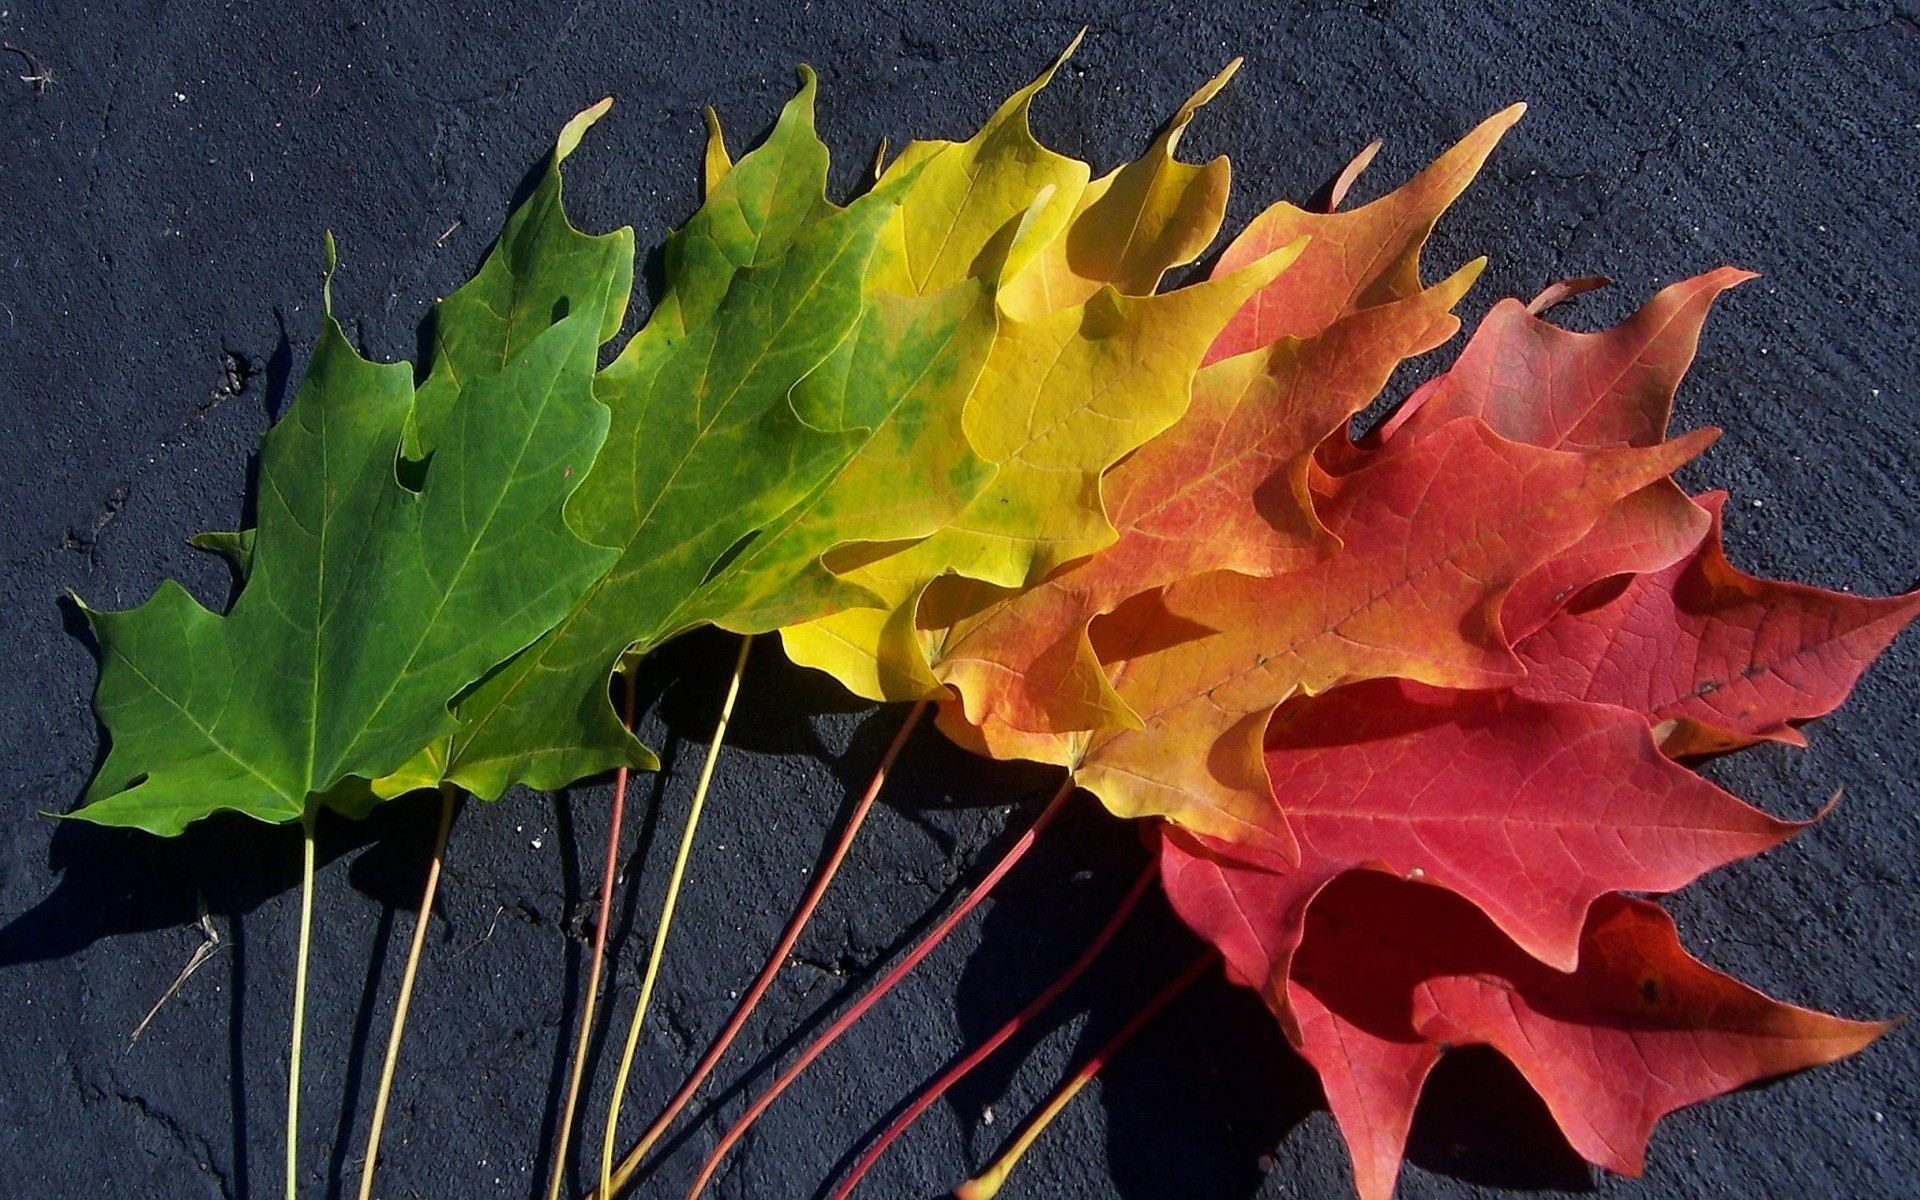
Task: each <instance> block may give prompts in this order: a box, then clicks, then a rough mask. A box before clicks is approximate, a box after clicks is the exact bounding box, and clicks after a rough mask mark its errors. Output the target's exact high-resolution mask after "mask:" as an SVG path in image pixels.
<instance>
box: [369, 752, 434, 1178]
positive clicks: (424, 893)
mask: <svg viewBox="0 0 1920 1200" xmlns="http://www.w3.org/2000/svg"><path fill="white" fill-rule="evenodd" d="M455 792H456V789H455V787H454V785H453V784H451V783H442V784H441V785H440V829H439V831H438V832H437V833H435V834H434V836H433V857H432V859H431V860H430V861H429V862H428V863H427V882H426V886H425V887H423V888H421V889H420V916H419V919H417V920H416V921H415V922H414V923H413V943H412V944H411V945H410V946H408V947H407V967H406V970H405V971H403V972H402V973H401V975H400V997H399V1000H398V1001H397V1002H396V1004H395V1006H394V1010H393V1029H392V1030H391V1031H390V1032H389V1033H388V1034H387V1058H386V1061H385V1062H384V1063H382V1064H381V1065H380V1088H379V1090H378V1091H377V1092H375V1093H374V1098H373V1124H372V1125H371V1126H370V1127H369V1128H368V1129H367V1157H366V1161H365V1162H363V1163H362V1164H361V1165H360V1200H372V1197H373V1172H374V1165H375V1164H376V1163H377V1162H378V1161H379V1159H380V1131H381V1130H382V1129H383V1128H385V1126H386V1123H387V1098H388V1096H389V1095H391V1094H392V1091H393V1069H394V1067H395V1065H396V1064H398V1063H399V1061H400V1038H401V1036H402V1035H403V1034H404V1033H405V1032H406V1029H407V1009H408V1007H409V1006H411V1005H412V1003H413V981H414V976H415V975H416V974H417V973H418V971H419V969H420V951H421V948H422V947H423V946H424V945H425V944H426V941H427V925H428V923H429V922H431V921H432V920H433V898H434V894H435V893H436V892H438V891H439V890H440V864H441V862H442V861H443V860H444V859H445V858H446V854H447V834H448V832H449V831H450V830H451V829H452V828H453V807H454V799H455Z"/></svg>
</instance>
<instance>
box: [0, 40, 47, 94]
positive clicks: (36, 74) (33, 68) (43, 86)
mask: <svg viewBox="0 0 1920 1200" xmlns="http://www.w3.org/2000/svg"><path fill="white" fill-rule="evenodd" d="M0 50H5V51H6V52H7V53H9V54H18V55H19V56H20V59H21V61H23V62H25V63H26V64H27V73H26V74H25V75H22V76H21V77H20V82H21V83H25V84H30V85H31V86H32V87H33V94H34V95H36V96H44V95H46V94H47V85H48V84H50V83H52V82H53V71H52V70H51V69H50V68H49V67H48V66H47V64H45V63H43V62H41V61H40V60H39V59H38V58H36V57H34V54H33V51H31V50H27V49H23V48H22V47H19V46H16V45H14V44H13V43H12V42H0Z"/></svg>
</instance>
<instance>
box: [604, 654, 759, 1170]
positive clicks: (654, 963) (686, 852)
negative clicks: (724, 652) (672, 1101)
mask: <svg viewBox="0 0 1920 1200" xmlns="http://www.w3.org/2000/svg"><path fill="white" fill-rule="evenodd" d="M751 649H753V635H751V634H749V635H747V636H746V637H743V638H741V639H740V656H739V657H738V658H736V659H735V660H734V663H733V679H732V680H731V681H730V682H729V683H728V684H727V698H726V699H725V700H724V701H722V702H721V704H720V720H719V721H718V722H717V723H716V724H715V725H714V727H713V741H712V742H711V743H710V744H709V745H708V746H707V760H706V761H705V762H704V763H701V764H700V782H699V783H698V784H696V785H695V786H694V789H693V805H692V807H690V808H689V809H688V810H687V823H686V828H685V829H683V830H682V831H681V833H680V849H679V852H678V853H677V854H675V855H674V859H673V872H672V874H670V875H669V876H668V877H667V898H666V900H665V901H663V902H662V903H661V905H660V923H659V925H658V926H656V927H655V929H654V931H653V949H652V951H651V952H649V953H648V955H647V969H646V973H645V974H644V975H642V976H641V978H640V998H639V999H638V1000H636V1001H635V1002H634V1006H633V1021H632V1023H631V1024H629V1025H628V1026H627V1044H626V1046H625V1048H624V1049H622V1050H621V1052H620V1070H619V1073H618V1074H616V1075H615V1076H614V1080H613V1099H612V1100H611V1101H610V1102H609V1103H608V1105H607V1129H606V1133H605V1135H604V1136H603V1137H602V1138H601V1140H600V1194H601V1195H603V1196H607V1195H612V1193H613V1188H612V1185H611V1179H612V1175H613V1147H614V1144H615V1139H616V1138H618V1137H619V1136H620V1104H621V1101H622V1100H624V1099H625V1098H626V1094H627V1076H628V1074H629V1073H630V1072H631V1071H632V1070H633V1054H634V1050H635V1048H636V1047H638V1046H639V1044H640V1027H641V1025H642V1024H644V1023H645V1022H646V1019H647V1007H648V1005H649V1004H651V1003H652V1001H653V985H654V983H655V981H656V980H658V978H659V976H660V963H661V960H662V959H664V958H665V957H666V953H667V933H668V931H669V930H671V929H672V928H673V909H674V905H675V904H676V903H677V902H678V901H679V899H680V883H681V880H682V879H684V878H685V876H686V872H687V860H688V859H689V858H691V857H692V856H693V837H694V834H695V832H697V831H698V830H699V828H700V813H701V810H702V809H704V808H705V807H706V803H707V788H708V786H709V785H710V784H711V783H712V782H713V767H714V763H715V762H716V761H718V759H719V757H720V745H721V743H722V742H724V741H725V740H726V736H727V722H728V720H729V719H731V718H732V716H733V702H734V700H735V699H737V698H738V697H739V695H740V677H741V676H742V675H744V674H746V670H747V652H748V651H749V650H751Z"/></svg>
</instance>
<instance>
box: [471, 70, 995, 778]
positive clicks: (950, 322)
mask: <svg viewBox="0 0 1920 1200" xmlns="http://www.w3.org/2000/svg"><path fill="white" fill-rule="evenodd" d="M814 90H815V83H814V78H813V76H812V74H811V73H810V72H805V73H803V82H802V87H801V90H800V93H799V94H798V95H797V96H796V97H795V98H794V99H793V100H792V101H791V102H790V103H789V104H788V105H787V106H786V108H785V109H784V110H783V112H782V114H781V116H780V119H779V121H778V122H777V123H776V125H775V127H774V130H773V132H772V133H771V134H770V135H769V137H768V139H767V140H766V142H765V143H764V144H763V145H762V146H760V147H759V148H758V149H756V150H755V151H754V152H753V153H751V154H748V155H746V156H745V157H744V158H742V159H741V160H740V162H738V163H737V164H730V165H728V166H727V167H726V168H725V169H724V171H721V170H720V167H719V164H720V163H721V162H722V161H724V160H723V158H722V157H721V156H720V155H719V154H717V153H716V154H713V155H710V156H709V177H710V179H712V182H713V184H714V186H713V191H712V193H711V194H710V195H709V196H708V198H707V200H706V202H705V203H704V204H703V205H702V206H701V208H700V209H699V211H698V212H696V213H695V215H694V217H693V218H692V220H691V221H690V222H689V223H688V224H687V226H686V227H684V228H683V229H681V230H679V231H678V232H676V233H675V234H674V235H673V236H672V237H671V238H670V239H669V241H668V250H667V284H668V287H667V291H666V293H665V295H664V296H663V297H662V299H661V302H660V304H659V306H658V307H657V308H656V310H655V312H654V313H653V315H652V317H651V318H650V320H649V321H648V323H647V325H646V327H645V328H643V329H642V330H641V332H640V333H639V334H638V335H636V336H635V338H634V339H633V340H632V341H631V342H629V343H628V345H627V347H626V348H625V349H624V350H623V351H622V352H621V354H620V356H619V357H618V358H617V359H616V360H615V361H614V362H613V363H612V364H611V365H610V366H609V367H608V368H607V369H606V370H605V371H603V372H602V373H601V374H600V376H599V378H598V380H597V382H596V394H597V395H598V396H599V397H600V398H601V399H602V400H604V401H605V402H606V403H607V404H608V406H609V407H610V408H611V409H612V410H613V414H614V416H613V428H612V431H611V432H610V434H609V436H608V440H607V446H606V449H605V450H604V451H603V452H602V453H601V456H600V458H599V460H598V461H597V462H596V463H595V465H594V469H593V471H592V473H591V474H590V475H589V476H588V478H587V480H586V482H585V483H584V484H583V485H582V487H581V489H580V493H579V495H578V496H576V497H575V499H574V501H573V502H572V504H571V505H570V506H569V510H568V511H569V517H570V519H571V520H572V521H573V522H574V523H575V524H576V525H577V526H578V527H579V528H580V529H581V530H582V531H583V532H584V533H586V534H587V535H588V536H590V537H592V538H593V539H594V540H596V541H599V542H602V543H605V544H610V545H616V546H619V547H620V548H621V552H620V557H619V559H618V561H617V562H615V564H614V565H613V567H612V568H611V569H610V570H609V571H608V572H607V573H606V574H605V575H604V576H603V577H602V578H601V579H600V580H598V581H597V582H596V583H595V584H594V585H593V586H592V587H591V588H589V589H588V591H587V593H586V594H585V596H584V597H583V598H582V599H581V601H580V603H579V604H578V605H576V606H575V608H574V609H573V611H572V612H570V613H568V614H567V615H566V617H565V618H564V619H563V620H562V621H561V622H560V624H559V625H558V626H556V627H555V628H554V630H553V632H552V633H550V634H549V635H548V636H547V637H546V638H544V639H542V641H541V642H540V643H539V644H537V645H536V646H534V647H533V648H531V649H530V650H529V651H528V652H527V653H525V654H523V655H521V656H519V657H518V658H516V659H515V660H514V661H513V662H511V663H509V664H508V665H507V666H506V667H504V668H503V669H502V670H500V671H499V672H497V673H495V674H494V675H493V676H491V677H490V678H489V679H488V680H487V681H486V682H485V683H483V684H482V685H481V686H480V687H479V688H477V689H475V691H474V692H473V694H472V695H470V696H469V697H467V698H466V699H465V700H463V702H462V703H461V705H460V708H459V716H460V718H461V721H462V729H461V730H460V732H459V734H458V735H457V737H456V738H455V739H454V742H453V744H452V747H451V750H450V753H449V757H448V768H447V774H448V776H449V777H450V778H452V779H454V780H455V781H457V782H459V783H460V784H462V785H463V786H465V787H467V788H469V789H470V790H472V791H474V792H475V793H476V794H478V795H481V796H483V797H491V796H497V795H498V794H499V793H500V792H501V791H502V790H504V789H505V787H506V786H507V785H508V784H510V783H514V782H524V783H529V784H532V785H533V786H536V787H558V786H563V785H564V784H566V783H568V782H571V781H572V780H574V779H576V778H579V777H580V776H582V775H586V774H591V773H593V772H595V771H599V770H604V769H606V768H609V767H612V766H616V765H620V764H623V763H630V764H636V765H639V764H647V763H650V761H651V759H650V755H648V754H647V753H646V751H645V750H644V748H643V747H641V746H640V745H639V743H637V742H636V741H634V739H633V737H632V735H631V734H630V733H628V732H627V730H626V729H625V727H624V725H623V724H622V723H621V721H620V719H619V717H618V715H617V714H616V713H615V712H614V711H613V707H612V705H611V704H610V703H609V700H608V696H607V687H606V684H607V678H608V675H609V673H610V672H611V671H612V669H613V667H614V665H615V663H616V661H617V660H619V659H620V658H621V657H622V656H623V655H638V654H643V653H645V652H646V651H647V650H648V649H650V648H651V647H653V646H654V645H656V644H658V643H659V642H660V641H662V640H664V639H666V638H668V637H670V636H672V635H673V634H674V633H677V632H679V631H681V630H683V629H686V628H690V627H692V626H693V625H696V624H699V623H702V622H703V621H709V620H724V619H726V618H727V617H728V616H729V614H730V613H734V612H740V613H743V614H747V615H746V616H745V617H744V619H743V620H742V621H741V623H743V624H749V625H750V624H753V623H754V618H753V616H752V615H751V614H752V613H753V612H755V611H756V606H764V605H766V604H768V603H769V601H768V594H769V591H770V590H772V589H775V588H777V587H778V586H779V584H780V583H782V582H784V581H787V580H790V579H791V578H792V575H793V572H794V571H795V570H801V569H804V567H805V564H806V563H808V562H809V561H811V559H812V558H813V557H814V556H815V551H816V549H817V545H818V543H819V542H820V541H822V540H823V539H824V540H828V541H831V540H833V539H834V538H835V537H836V536H837V535H835V534H833V533H831V532H827V533H822V532H820V531H819V530H818V528H817V527H815V526H813V525H806V524H805V522H804V521H803V518H808V517H818V516H820V515H821V509H822V499H821V498H822V495H823V491H824V489H826V488H827V487H828V486H829V485H830V483H831V481H832V480H833V479H834V478H835V477H836V475H837V474H838V473H839V472H840V471H842V470H843V469H844V468H845V466H846V464H847V463H848V462H849V461H850V460H853V459H854V458H855V457H856V456H858V455H859V454H860V453H861V452H862V450H863V448H867V447H871V446H872V444H873V441H874V438H873V429H872V428H871V427H868V426H862V425H858V424H853V423H852V422H860V421H878V420H880V419H881V418H883V417H885V416H886V415H888V412H889V410H891V409H893V408H895V407H897V405H898V404H899V403H901V402H903V401H904V400H907V399H911V396H912V393H913V389H914V387H915V385H916V383H917V382H918V381H920V380H921V379H922V378H923V377H924V375H925V373H926V372H927V371H928V370H932V369H937V364H939V363H940V362H941V361H943V359H944V361H946V362H947V364H948V366H950V367H952V369H953V370H954V371H955V372H956V373H962V374H963V373H964V370H965V368H964V366H963V365H962V364H963V363H964V360H965V358H966V353H963V352H958V351H956V352H955V353H953V354H949V353H948V351H949V350H950V349H951V348H952V347H953V346H954V339H955V338H958V339H959V340H960V341H962V342H965V341H967V340H968V339H969V338H971V339H972V340H973V341H974V342H978V341H979V340H980V339H981V338H983V337H984V336H985V334H986V332H987V330H986V328H985V326H983V325H982V323H981V322H979V321H978V320H972V321H969V319H968V314H969V312H970V311H971V308H970V305H969V304H968V303H967V302H965V300H964V298H963V300H962V301H961V302H959V303H953V302H950V301H949V298H944V297H942V298H937V303H935V304H934V305H933V306H932V307H931V309H930V310H922V311H918V312H916V313H915V314H913V315H912V316H911V317H909V318H907V322H906V323H907V324H908V325H910V326H911V327H912V328H911V330H910V331H909V332H910V336H903V337H900V338H899V340H898V344H896V345H894V346H892V347H891V348H890V353H891V354H892V355H893V357H892V358H890V359H888V360H887V361H886V362H884V363H878V364H867V365H871V366H873V367H875V368H876V370H875V371H873V372H868V371H866V370H865V369H864V367H863V369H862V370H859V371H854V370H851V369H848V368H846V367H844V366H842V367H840V368H835V367H833V366H832V365H831V364H832V363H834V362H835V361H836V360H835V355H836V354H837V353H839V352H841V350H842V347H843V346H844V345H846V344H847V340H848V339H849V337H853V338H854V339H855V342H856V344H858V345H859V346H863V347H864V346H869V345H871V343H872V341H873V338H874V335H875V333H876V331H879V330H885V329H889V328H891V329H892V331H893V333H895V334H900V333H901V332H902V331H901V328H900V325H901V317H900V312H899V311H898V310H897V309H888V310H887V311H884V312H879V313H878V314H877V315H871V320H870V321H869V322H866V323H863V314H874V312H875V310H874V308H873V307H872V306H870V305H868V304H867V301H868V299H869V298H870V289H869V288H868V274H869V266H870V263H871V262H872V260H873V258H874V255H875V251H876V248H877V247H878V245H879V243H880V239H881V236H882V234H883V231H884V230H885V229H886V227H887V226H888V224H889V222H890V220H891V219H892V218H893V216H894V214H895V212H896V208H897V205H898V203H899V200H900V196H901V193H902V191H903V189H904V188H905V186H906V184H907V183H908V182H910V181H911V179H912V175H911V174H910V173H909V174H908V175H907V176H906V177H904V178H903V179H901V180H898V181H894V182H892V183H890V184H888V183H883V184H882V185H881V186H880V187H878V188H876V189H874V190H873V191H871V192H869V193H867V194H866V195H864V196H862V197H861V198H859V199H858V200H856V201H854V202H853V203H852V204H851V205H848V206H847V207H845V208H840V207H838V206H836V205H834V204H832V203H831V202H829V201H828V200H827V198H826V194H825V186H826V170H827V150H826V147H825V146H824V145H823V144H822V143H821V142H820V140H819V138H818V137H817V135H816V134H815V133H814V130H813V97H814ZM716 175H717V176H718V178H713V177H714V176H716ZM969 330H970V331H971V332H968V331H969ZM823 367H824V368H825V370H824V374H822V375H821V377H820V378H819V379H816V380H814V381H813V382H812V383H809V382H808V381H809V378H810V376H814V375H815V373H816V372H821V371H822V370H823ZM881 367H885V368H887V369H886V370H880V369H878V368H881ZM896 369H897V371H898V374H895V373H891V372H893V371H894V370H896ZM855 388H866V389H871V391H870V392H867V393H863V394H861V395H854V394H853V389H855ZM960 457H961V458H962V459H964V456H963V455H962V456H960ZM962 469H964V467H963V468H962ZM783 519H785V520H786V523H785V524H784V525H783V524H782V521H783ZM803 526H804V527H803ZM763 538H764V540H765V541H766V543H767V545H766V547H765V548H762V549H760V550H758V551H756V550H755V547H756V545H758V543H759V542H760V541H761V540H762V539H763ZM749 567H751V568H752V569H753V573H754V574H755V575H756V576H760V578H758V579H756V580H754V581H749V582H742V581H741V580H740V579H739V578H738V577H739V576H740V575H743V574H745V573H746V571H747V568H749ZM767 579H772V580H773V581H774V582H773V583H771V584H769V583H767V582H766V580H767ZM775 607H776V608H777V605H776V606H775ZM760 611H764V610H763V609H762V610H760Z"/></svg>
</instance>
